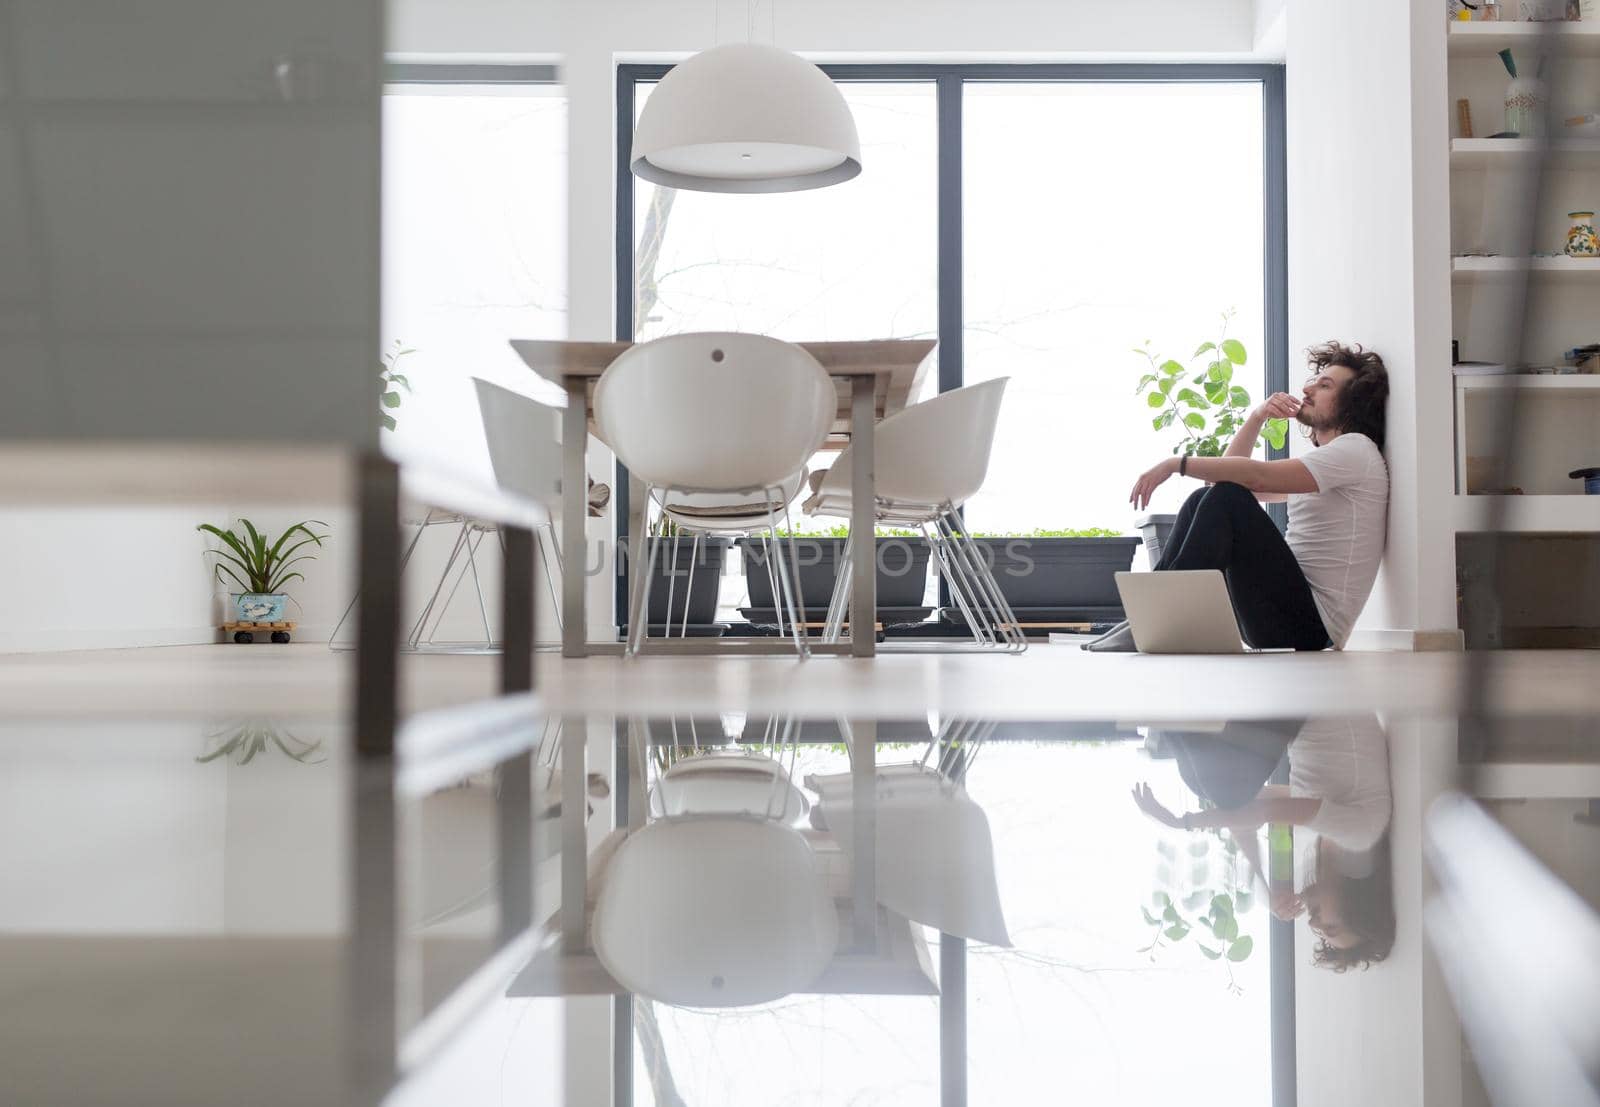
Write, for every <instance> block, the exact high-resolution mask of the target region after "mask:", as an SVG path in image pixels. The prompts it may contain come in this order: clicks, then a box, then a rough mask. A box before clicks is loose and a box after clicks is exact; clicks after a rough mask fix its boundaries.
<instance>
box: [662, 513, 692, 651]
mask: <svg viewBox="0 0 1600 1107" xmlns="http://www.w3.org/2000/svg"><path fill="white" fill-rule="evenodd" d="M667 538H668V540H669V541H671V543H672V564H671V565H670V566H669V567H668V568H667V619H666V624H665V630H666V635H665V636H666V637H667V638H671V637H672V601H673V600H674V599H675V598H676V597H677V594H678V536H677V535H676V534H669V535H667ZM688 606H689V605H688V604H687V603H685V604H684V615H685V617H687V615H688Z"/></svg>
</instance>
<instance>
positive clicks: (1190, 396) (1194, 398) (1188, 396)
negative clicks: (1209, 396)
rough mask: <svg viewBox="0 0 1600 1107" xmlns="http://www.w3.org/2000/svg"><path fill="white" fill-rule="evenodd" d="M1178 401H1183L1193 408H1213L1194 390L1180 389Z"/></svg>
mask: <svg viewBox="0 0 1600 1107" xmlns="http://www.w3.org/2000/svg"><path fill="white" fill-rule="evenodd" d="M1178 399H1180V400H1182V401H1183V402H1184V403H1187V404H1189V405H1190V406H1192V407H1198V408H1202V409H1204V408H1208V407H1210V406H1211V405H1210V404H1209V403H1207V402H1206V401H1205V398H1204V397H1202V396H1201V395H1200V393H1198V392H1196V391H1195V390H1194V389H1192V388H1180V389H1178Z"/></svg>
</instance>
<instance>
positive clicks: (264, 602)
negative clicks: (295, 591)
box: [233, 592, 289, 623]
mask: <svg viewBox="0 0 1600 1107" xmlns="http://www.w3.org/2000/svg"><path fill="white" fill-rule="evenodd" d="M288 604H289V597H288V596H286V595H285V594H284V593H282V592H271V593H269V592H236V593H234V597H233V614H234V620H235V621H236V622H240V623H281V622H283V615H284V610H285V608H287V606H288Z"/></svg>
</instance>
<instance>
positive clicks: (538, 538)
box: [329, 378, 561, 652]
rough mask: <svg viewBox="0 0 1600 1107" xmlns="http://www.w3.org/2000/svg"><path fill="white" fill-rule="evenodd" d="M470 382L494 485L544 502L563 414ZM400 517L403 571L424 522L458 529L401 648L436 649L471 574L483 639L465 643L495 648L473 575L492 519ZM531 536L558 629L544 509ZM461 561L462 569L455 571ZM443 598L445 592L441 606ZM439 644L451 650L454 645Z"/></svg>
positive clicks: (552, 545) (493, 529) (550, 490)
mask: <svg viewBox="0 0 1600 1107" xmlns="http://www.w3.org/2000/svg"><path fill="white" fill-rule="evenodd" d="M473 384H475V385H476V386H477V392H478V410H479V413H480V415H481V416H482V418H483V433H484V440H485V441H486V443H487V444H488V447H489V462H490V464H491V465H492V466H493V468H494V475H495V480H496V482H497V483H498V484H499V485H500V486H501V487H502V488H504V489H506V490H507V491H509V492H515V493H517V494H518V495H520V496H522V497H523V498H525V499H527V500H528V501H530V502H532V503H534V504H538V505H541V506H544V505H548V503H549V502H551V500H552V499H553V497H554V494H555V485H554V480H555V474H557V473H559V472H560V443H559V439H558V424H559V419H560V413H559V412H558V411H556V410H555V409H554V408H551V407H548V406H546V405H545V404H541V403H539V402H538V401H537V400H532V399H529V398H528V397H526V396H523V395H520V394H519V393H516V392H512V391H511V390H510V389H507V388H501V387H500V386H499V385H496V384H490V383H489V382H488V381H484V380H478V379H477V378H474V379H473ZM404 522H405V523H406V525H408V526H413V527H415V528H416V531H415V533H414V534H413V535H412V537H411V541H410V543H408V544H407V546H406V549H405V552H404V553H403V554H402V555H401V558H400V569H401V572H402V573H403V572H404V571H405V567H406V564H407V563H408V562H409V561H410V560H411V555H412V553H413V552H414V551H415V550H416V548H417V544H418V542H420V541H421V539H422V535H423V534H424V532H426V531H427V529H428V528H429V527H432V526H441V525H442V526H454V527H456V528H458V529H457V531H456V539H455V544H454V546H452V548H451V550H450V556H449V557H448V558H447V559H446V560H445V564H444V569H443V570H442V571H441V572H440V573H439V580H438V583H437V584H435V585H434V588H433V591H432V592H431V593H430V594H429V596H428V600H427V602H426V603H425V604H424V605H423V608H422V613H421V614H420V615H418V616H417V619H416V622H415V623H413V624H412V626H411V630H410V632H409V633H408V634H407V635H406V640H405V642H404V644H403V645H402V646H401V648H402V649H406V650H425V649H434V648H436V647H434V646H433V641H434V637H435V636H436V635H437V633H438V631H439V626H440V624H441V623H442V622H443V621H444V615H445V612H447V611H448V610H449V609H450V604H451V602H452V601H453V600H454V599H455V596H456V592H457V591H458V590H459V589H460V587H461V585H462V582H463V581H465V580H466V578H467V577H468V576H469V575H470V576H471V577H472V587H473V591H474V592H475V593H476V594H477V599H478V617H479V620H480V622H481V624H482V627H483V641H482V643H481V644H479V643H473V644H470V645H469V646H467V647H466V648H467V649H469V650H471V651H474V652H479V651H482V650H486V649H494V648H496V644H495V642H494V640H493V636H492V632H491V631H490V628H489V608H488V605H487V603H485V601H484V596H483V585H482V582H481V580H480V578H479V576H478V549H479V547H480V546H481V545H482V543H483V540H484V538H485V537H486V536H487V535H490V534H498V532H499V528H498V527H497V526H495V524H493V523H486V522H482V521H480V520H476V519H471V518H468V517H466V516H464V515H459V514H455V513H453V512H446V511H439V510H436V509H432V508H427V509H412V510H411V513H410V514H409V515H408V516H407V517H406V518H405V519H404ZM547 540H548V547H549V549H548V552H547V551H546V541H547ZM534 541H535V542H536V543H538V546H539V560H540V561H541V562H542V563H543V565H544V578H545V586H546V588H547V589H548V590H549V593H550V599H551V603H552V608H551V610H552V611H554V612H555V618H556V625H557V627H559V626H560V625H561V600H560V597H559V596H558V594H557V588H556V582H555V572H556V571H557V570H555V569H552V562H553V563H554V564H555V566H556V567H557V569H558V568H559V566H560V562H561V550H560V547H559V546H558V545H557V542H556V534H555V527H554V526H553V523H552V520H551V519H550V518H549V515H548V513H547V514H546V516H545V519H544V521H543V522H542V523H539V524H537V525H536V526H535V527H534ZM458 564H459V565H460V568H459V569H457V565H458ZM452 576H454V578H455V579H454V583H451V578H452ZM447 584H449V585H450V590H449V592H445V586H446V585H447ZM441 595H443V596H444V600H443V602H442V603H441V602H440V596H441ZM358 599H360V595H359V593H358V594H357V596H356V597H354V598H352V599H351V601H350V603H349V605H347V606H346V607H345V609H344V614H343V615H341V616H340V617H339V622H338V624H337V625H335V626H334V628H333V634H332V635H330V636H329V644H330V645H331V644H332V643H333V642H334V641H335V640H336V639H337V638H338V636H339V631H340V629H341V628H342V627H343V626H344V624H345V622H346V620H348V619H349V617H350V612H351V611H352V610H353V609H354V608H355V605H356V601H357V600H358ZM430 622H431V625H430ZM437 648H439V649H441V650H443V651H448V650H450V649H453V648H457V647H437Z"/></svg>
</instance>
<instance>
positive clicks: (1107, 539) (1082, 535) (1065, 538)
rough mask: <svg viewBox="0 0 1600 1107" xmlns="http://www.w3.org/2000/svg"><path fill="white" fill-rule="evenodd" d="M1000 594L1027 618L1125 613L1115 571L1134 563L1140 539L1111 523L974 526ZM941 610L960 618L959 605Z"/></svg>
mask: <svg viewBox="0 0 1600 1107" xmlns="http://www.w3.org/2000/svg"><path fill="white" fill-rule="evenodd" d="M972 537H973V539H974V541H976V543H977V545H978V549H979V551H980V552H981V554H982V556H983V558H984V561H985V562H986V563H987V564H988V566H989V568H990V569H991V570H992V571H993V573H994V579H995V583H996V584H998V585H999V586H1000V594H1001V595H1003V596H1004V597H1005V599H1006V602H1007V603H1008V604H1010V605H1011V608H1012V610H1013V611H1014V612H1015V613H1016V616H1017V618H1018V620H1019V621H1021V622H1023V623H1035V624H1049V623H1085V622H1087V623H1097V622H1116V621H1117V620H1119V619H1121V618H1122V599H1121V597H1120V596H1119V595H1118V593H1117V580H1116V574H1117V573H1120V572H1126V571H1127V570H1128V569H1129V568H1131V567H1132V566H1133V554H1134V551H1135V550H1136V549H1138V547H1139V539H1138V538H1136V537H1133V536H1125V535H1123V534H1122V533H1121V532H1119V531H1115V530H1111V529H1109V528H1107V527H1084V528H1079V529H1073V528H1061V529H1046V528H1040V529H1037V530H1031V531H1012V532H1007V533H999V534H991V533H987V532H982V531H979V532H973V534H972ZM941 616H942V617H943V618H944V619H945V620H946V621H949V622H959V621H961V613H960V608H959V607H946V608H944V610H943V611H942V612H941Z"/></svg>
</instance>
